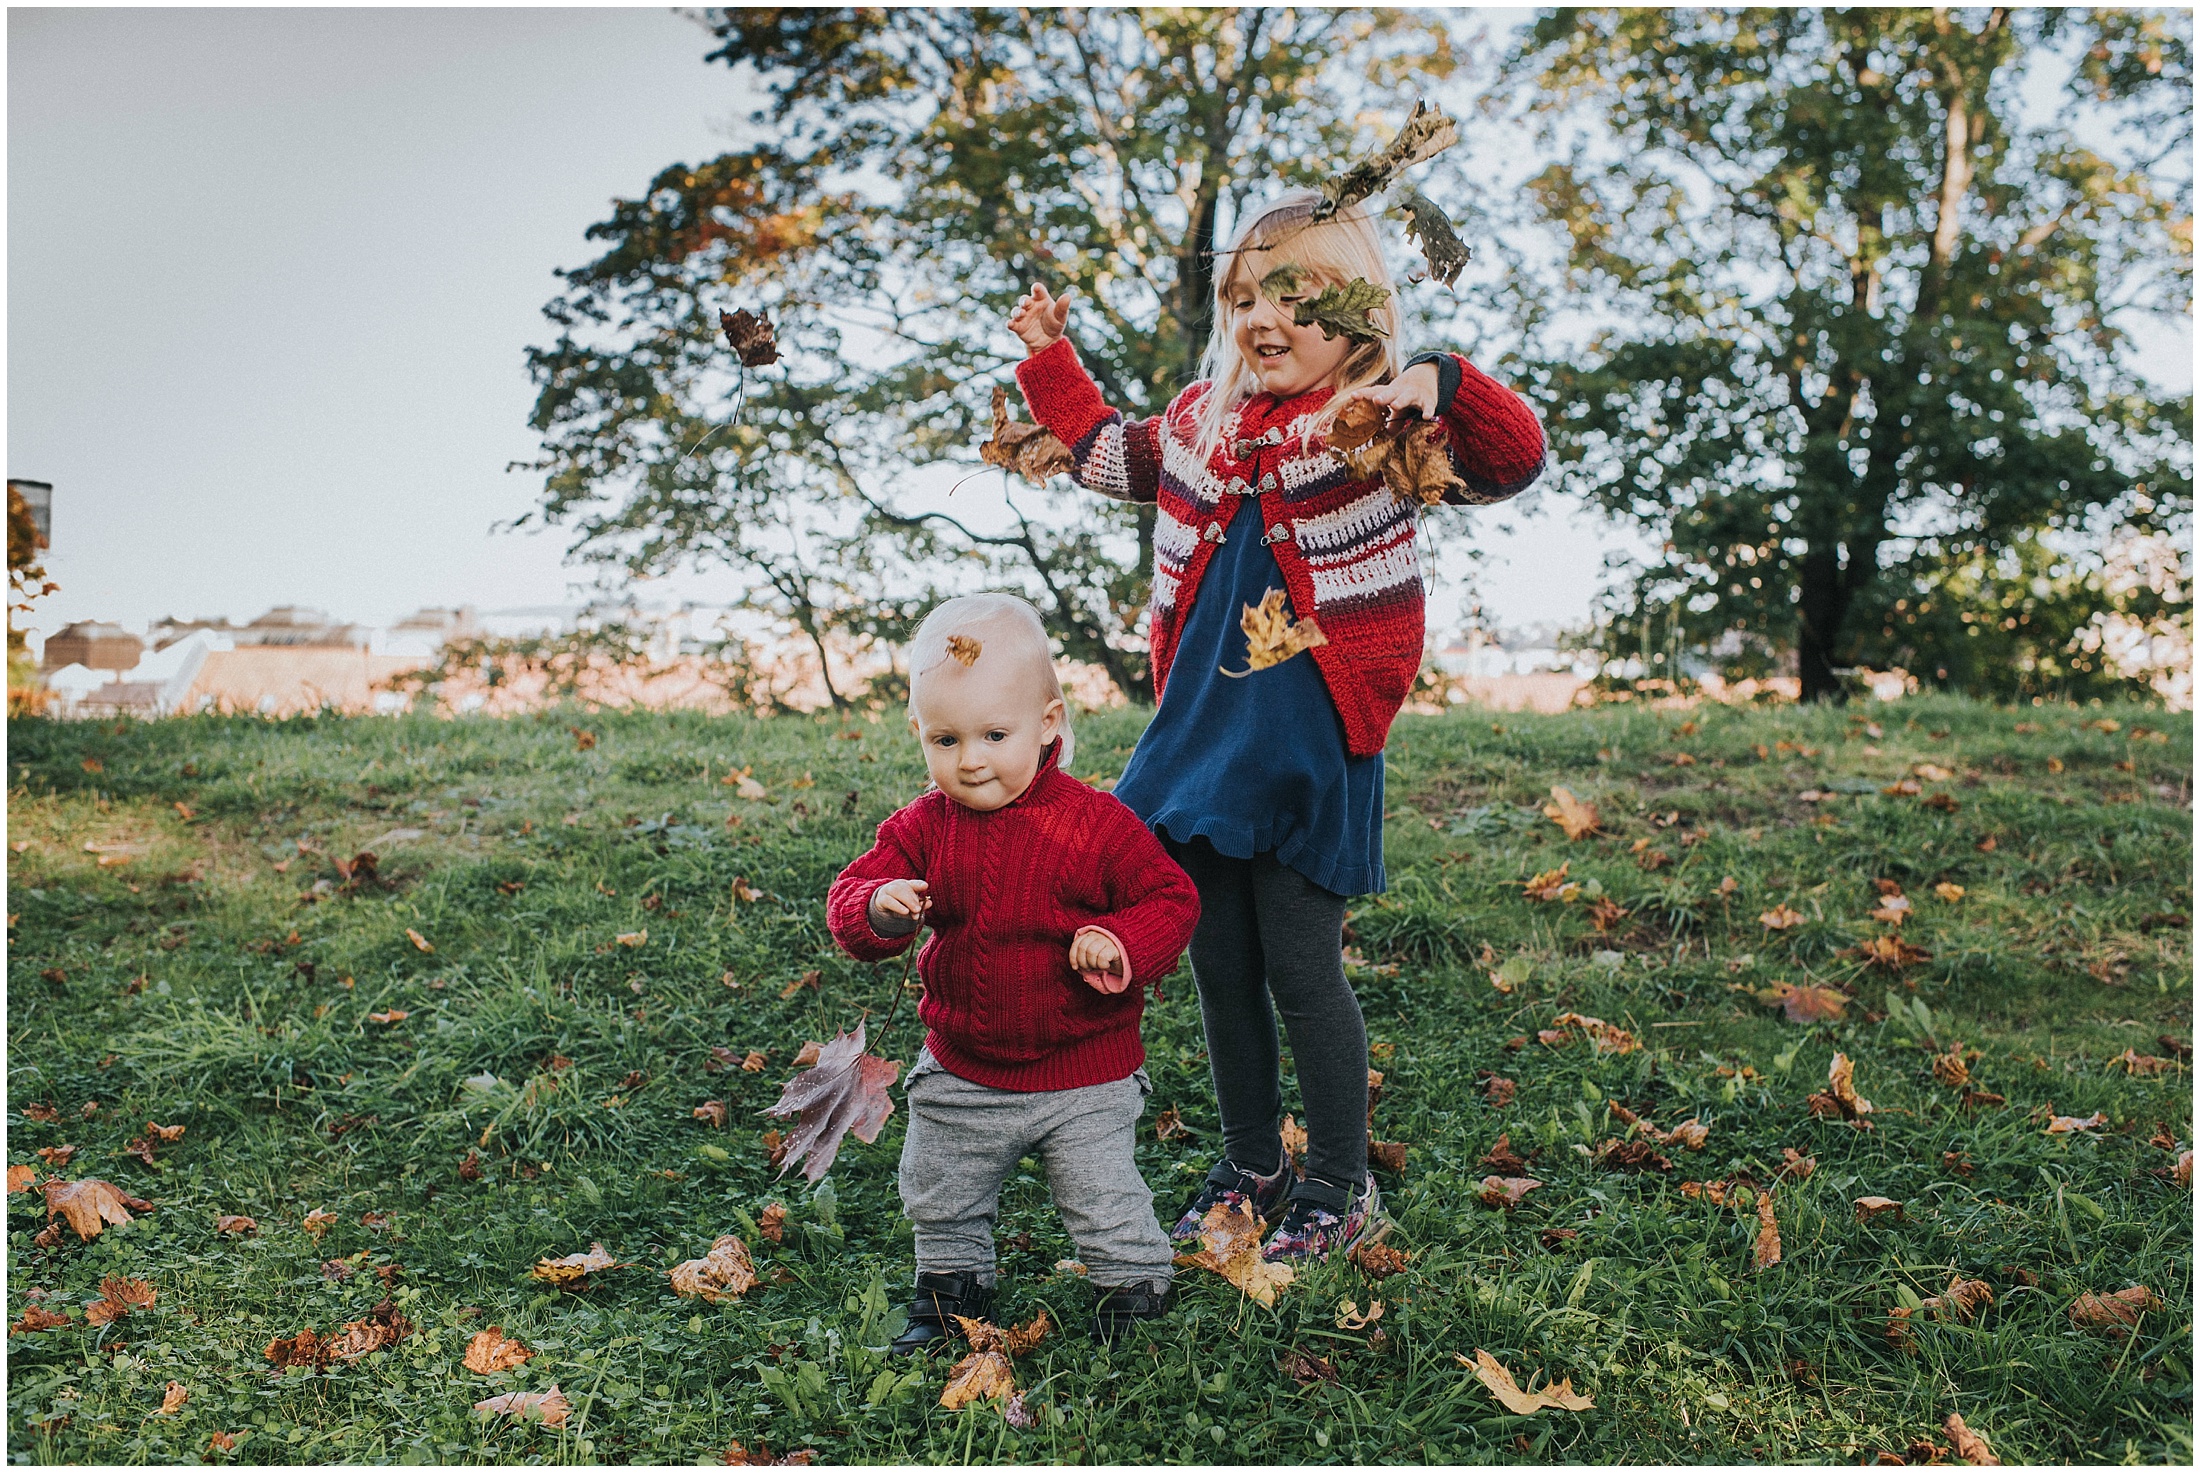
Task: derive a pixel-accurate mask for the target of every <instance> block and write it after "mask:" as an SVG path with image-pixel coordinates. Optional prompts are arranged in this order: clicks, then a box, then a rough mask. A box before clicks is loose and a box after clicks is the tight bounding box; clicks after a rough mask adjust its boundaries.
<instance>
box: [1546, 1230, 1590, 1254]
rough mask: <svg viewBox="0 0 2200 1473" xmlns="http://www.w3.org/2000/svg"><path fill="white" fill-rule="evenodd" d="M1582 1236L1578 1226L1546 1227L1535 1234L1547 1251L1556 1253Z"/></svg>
mask: <svg viewBox="0 0 2200 1473" xmlns="http://www.w3.org/2000/svg"><path fill="white" fill-rule="evenodd" d="M1580 1236H1581V1231H1580V1229H1578V1228H1545V1229H1544V1230H1543V1231H1542V1232H1540V1233H1537V1234H1536V1235H1535V1240H1536V1241H1537V1242H1538V1243H1541V1244H1542V1245H1543V1247H1544V1250H1545V1251H1546V1252H1550V1253H1556V1252H1557V1251H1558V1250H1559V1249H1560V1248H1562V1247H1564V1246H1565V1245H1566V1244H1568V1243H1571V1242H1572V1241H1573V1240H1574V1239H1576V1238H1578V1237H1580Z"/></svg>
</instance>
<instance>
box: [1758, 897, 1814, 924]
mask: <svg viewBox="0 0 2200 1473" xmlns="http://www.w3.org/2000/svg"><path fill="white" fill-rule="evenodd" d="M1757 919H1758V921H1759V922H1760V923H1762V924H1763V926H1764V928H1765V929H1766V930H1768V931H1786V930H1790V929H1792V928H1794V927H1796V926H1800V925H1801V924H1803V921H1804V919H1805V917H1804V915H1803V913H1802V912H1801V911H1798V910H1792V909H1790V908H1789V907H1788V904H1787V902H1785V901H1782V902H1781V903H1780V904H1778V905H1775V906H1774V907H1772V909H1770V910H1768V911H1766V912H1765V913H1764V914H1763V915H1761V916H1759V917H1757Z"/></svg>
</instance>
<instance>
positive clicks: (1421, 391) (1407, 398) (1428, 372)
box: [1339, 363, 1444, 430]
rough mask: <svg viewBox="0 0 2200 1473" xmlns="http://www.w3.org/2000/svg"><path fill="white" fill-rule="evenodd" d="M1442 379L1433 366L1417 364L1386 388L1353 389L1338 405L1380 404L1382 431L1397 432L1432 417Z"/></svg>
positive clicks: (1381, 385)
mask: <svg viewBox="0 0 2200 1473" xmlns="http://www.w3.org/2000/svg"><path fill="white" fill-rule="evenodd" d="M1443 383H1444V381H1443V379H1442V378H1440V377H1439V376H1438V375H1437V372H1436V365H1435V364H1433V363H1421V364H1417V365H1415V366H1414V367H1412V368H1409V369H1407V370H1406V371H1405V372H1404V373H1401V374H1399V375H1398V376H1397V377H1396V378H1394V379H1392V380H1391V381H1390V382H1389V383H1387V384H1369V385H1368V386H1367V387H1366V388H1364V389H1354V390H1353V391H1352V392H1351V393H1349V394H1347V395H1345V396H1344V398H1343V399H1342V400H1340V401H1339V402H1340V404H1342V403H1349V402H1350V401H1351V400H1354V399H1365V400H1367V401H1368V402H1369V403H1371V404H1380V405H1382V406H1383V408H1384V409H1385V410H1386V411H1387V414H1386V416H1385V417H1386V419H1387V421H1388V423H1387V425H1386V428H1389V429H1393V430H1394V429H1397V428H1399V427H1400V426H1401V425H1403V424H1405V423H1406V422H1407V421H1408V420H1411V419H1415V418H1420V419H1433V418H1435V417H1436V408H1437V405H1436V395H1437V394H1438V392H1440V391H1441V390H1442V388H1443Z"/></svg>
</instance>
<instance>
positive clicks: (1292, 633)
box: [1222, 588, 1329, 680]
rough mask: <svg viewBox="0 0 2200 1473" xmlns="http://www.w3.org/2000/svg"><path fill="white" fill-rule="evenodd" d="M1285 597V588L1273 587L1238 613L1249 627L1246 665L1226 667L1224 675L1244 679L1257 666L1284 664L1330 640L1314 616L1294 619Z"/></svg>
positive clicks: (1246, 628)
mask: <svg viewBox="0 0 2200 1473" xmlns="http://www.w3.org/2000/svg"><path fill="white" fill-rule="evenodd" d="M1283 601H1284V591H1283V590H1282V589H1280V588H1271V589H1269V590H1268V592H1267V593H1266V594H1264V595H1263V596H1262V597H1261V601H1260V602H1259V603H1257V604H1247V605H1246V606H1245V610H1244V612H1243V613H1241V614H1240V615H1239V616H1238V627H1239V628H1241V629H1243V630H1244V631H1245V668H1244V669H1243V670H1232V669H1229V668H1228V667H1222V673H1223V674H1224V675H1226V676H1229V677H1230V678H1231V679H1233V680H1236V679H1242V678H1243V677H1245V676H1247V675H1250V674H1252V673H1253V672H1254V671H1256V670H1266V669H1269V668H1270V667H1272V666H1275V665H1280V664H1282V663H1283V662H1284V661H1285V660H1288V659H1290V658H1291V657H1292V656H1294V655H1296V654H1298V653H1300V652H1301V651H1302V650H1311V649H1319V648H1320V647H1321V646H1323V645H1325V644H1327V643H1329V636H1328V635H1326V634H1324V633H1322V630H1321V626H1320V625H1319V624H1316V623H1315V622H1314V620H1313V618H1312V616H1308V617H1307V618H1304V619H1298V620H1293V619H1292V617H1291V615H1290V614H1289V613H1288V612H1287V611H1286V610H1285V608H1284V606H1283Z"/></svg>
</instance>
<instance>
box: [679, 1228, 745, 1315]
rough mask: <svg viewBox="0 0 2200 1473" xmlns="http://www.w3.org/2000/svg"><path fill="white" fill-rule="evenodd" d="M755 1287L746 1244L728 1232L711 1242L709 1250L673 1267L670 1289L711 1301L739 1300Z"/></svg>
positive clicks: (681, 1294)
mask: <svg viewBox="0 0 2200 1473" xmlns="http://www.w3.org/2000/svg"><path fill="white" fill-rule="evenodd" d="M754 1287H756V1266H755V1265H754V1264H753V1263H751V1262H750V1261H749V1245H748V1244H746V1243H744V1242H742V1241H741V1240H740V1239H739V1238H737V1237H734V1236H733V1235H732V1234H731V1233H728V1234H726V1235H725V1236H723V1237H721V1238H719V1239H718V1241H717V1242H715V1243H712V1244H711V1245H710V1252H708V1253H706V1254H704V1255H703V1256H702V1257H701V1258H691V1259H689V1260H688V1261H687V1262H686V1263H683V1264H680V1265H678V1266H677V1267H675V1268H674V1269H673V1270H672V1292H673V1293H675V1294H678V1295H680V1296H681V1297H683V1298H691V1299H702V1300H705V1301H707V1302H708V1303H711V1304H717V1303H718V1302H720V1301H721V1300H726V1299H738V1298H740V1297H741V1296H742V1295H743V1294H746V1293H748V1292H749V1290H751V1289H753V1288H754Z"/></svg>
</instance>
